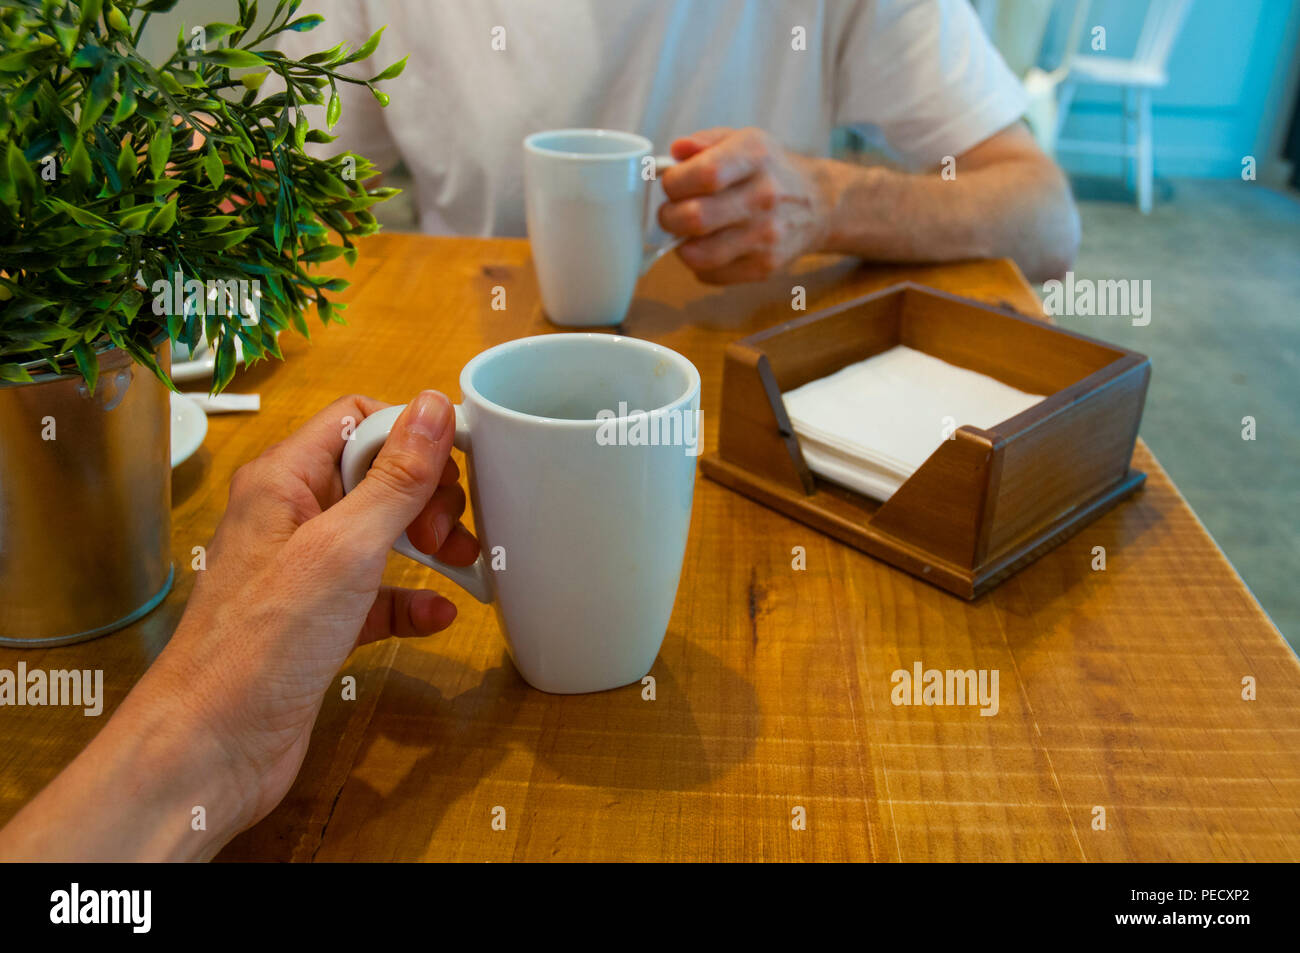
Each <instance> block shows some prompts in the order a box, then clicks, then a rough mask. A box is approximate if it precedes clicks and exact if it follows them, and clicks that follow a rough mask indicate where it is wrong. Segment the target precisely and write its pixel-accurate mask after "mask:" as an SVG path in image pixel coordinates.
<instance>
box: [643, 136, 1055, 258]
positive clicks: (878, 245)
mask: <svg viewBox="0 0 1300 953" xmlns="http://www.w3.org/2000/svg"><path fill="white" fill-rule="evenodd" d="M672 151H673V156H674V158H676V159H678V160H679V164H678V165H676V166H673V167H672V168H670V169H668V170H667V171H665V172H664V174H663V186H664V192H665V193H666V194H667V195H668V199H669V201H668V202H666V203H664V205H663V207H662V208H661V209H660V210H659V223H660V224H661V225H662V226H663V227H664V229H665V230H666V231H668V232H671V233H672V234H674V235H680V236H682V237H684V238H685V239H687V240H686V241H684V242H683V243H682V244H681V245H680V246H679V248H678V253H679V254H680V256H681V259H682V261H684V262H685V263H686V264H687V266H689V267H690V268H691V270H693V271H694V272H695V274H696V275H697V276H698V277H699V278H700V279H701V280H703V281H708V282H714V283H728V282H736V281H756V280H760V279H762V278H766V277H767V276H768V275H770V274H772V272H774V271H777V270H780V269H782V268H784V267H785V266H786V265H788V264H790V262H792V261H793V260H794V259H796V258H798V257H799V256H800V255H804V254H808V253H810V252H827V253H831V254H841V255H855V256H857V257H859V258H863V259H866V260H868V261H889V262H897V263H911V262H927V263H928V262H948V261H961V260H963V259H971V258H1011V259H1014V260H1015V262H1016V264H1017V265H1019V266H1020V268H1021V270H1022V271H1023V272H1024V273H1025V276H1026V277H1028V278H1029V279H1030V280H1031V281H1043V280H1045V279H1047V278H1056V277H1060V276H1061V275H1062V274H1064V273H1065V271H1066V269H1068V268H1069V267H1070V265H1071V263H1072V262H1073V261H1074V256H1075V254H1076V253H1077V251H1078V248H1079V238H1080V233H1079V213H1078V210H1077V209H1076V208H1075V207H1074V199H1073V197H1072V196H1071V195H1070V186H1069V183H1068V182H1067V181H1066V179H1065V176H1064V174H1062V172H1061V170H1060V169H1059V168H1057V166H1056V163H1054V162H1053V161H1052V160H1051V158H1049V157H1048V156H1047V155H1045V154H1044V153H1043V151H1042V150H1041V149H1039V148H1038V145H1037V144H1036V143H1035V142H1034V138H1033V136H1031V135H1030V134H1029V131H1028V130H1027V129H1026V128H1025V126H1024V124H1023V123H1018V122H1017V123H1012V124H1011V125H1010V126H1007V127H1006V128H1005V129H1002V130H1000V131H998V132H996V133H994V134H993V135H991V136H989V137H988V138H987V139H985V140H984V141H983V142H980V143H977V144H976V145H974V146H972V147H971V148H969V149H967V150H966V151H965V152H963V153H962V154H961V155H958V156H955V157H954V156H949V157H947V161H945V162H944V163H943V164H942V165H941V166H940V167H938V168H934V169H930V170H926V171H921V172H900V171H896V170H893V169H889V168H886V167H884V166H864V165H857V164H854V163H849V162H839V161H836V160H834V159H820V158H808V157H806V156H800V155H796V154H794V153H792V152H789V151H787V150H785V149H784V148H782V147H781V146H780V145H778V144H777V143H776V142H774V141H773V140H772V138H771V137H770V136H769V135H767V134H766V133H764V132H763V131H762V130H759V129H739V130H732V129H706V130H704V131H703V132H697V133H695V134H694V135H691V136H687V137H686V138H685V139H678V140H677V141H676V142H674V143H673V144H672Z"/></svg>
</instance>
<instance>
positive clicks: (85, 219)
mask: <svg viewBox="0 0 1300 953" xmlns="http://www.w3.org/2000/svg"><path fill="white" fill-rule="evenodd" d="M47 204H48V205H50V206H51V207H53V208H55V209H58V210H59V211H61V212H64V213H66V214H67V215H68V217H69V218H71V219H72V220H73V221H74V222H76V223H77V224H78V225H84V226H86V227H87V228H104V229H109V228H112V226H111V225H109V223H108V222H106V221H105V220H104V219H102V218H100V217H99V216H98V215H96V214H95V213H94V212H90V211H87V210H86V209H84V208H79V207H78V206H76V205H73V204H72V203H71V202H65V201H64V200H63V199H60V198H54V197H51V198H50V199H48V200H47Z"/></svg>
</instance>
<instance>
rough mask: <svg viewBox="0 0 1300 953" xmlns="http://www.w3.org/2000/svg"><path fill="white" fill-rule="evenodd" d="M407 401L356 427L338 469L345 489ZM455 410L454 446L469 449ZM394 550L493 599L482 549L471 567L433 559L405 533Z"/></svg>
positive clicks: (363, 468)
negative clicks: (414, 544) (450, 564)
mask: <svg viewBox="0 0 1300 953" xmlns="http://www.w3.org/2000/svg"><path fill="white" fill-rule="evenodd" d="M405 409H406V405H405V404H397V405H395V406H393V407H385V408H384V409H383V410H380V411H376V412H375V413H373V414H371V415H370V416H369V417H367V418H366V419H365V420H363V421H361V423H360V424H359V425H358V426H357V429H356V430H355V431H354V432H353V434H352V438H351V439H350V440H348V442H347V446H345V447H344V448H343V459H342V461H341V462H340V464H339V469H340V471H341V474H342V477H343V492H344V493H351V492H352V490H353V489H354V488H355V487H356V485H357V484H358V483H360V482H361V480H362V478H364V477H365V475H366V471H367V470H369V469H370V464H371V463H372V462H374V459H375V455H376V454H378V453H379V450H380V448H381V447H383V445H384V441H385V440H387V439H388V435H389V433H391V432H392V430H393V424H395V423H396V422H397V418H398V417H399V416H401V413H402V411H403V410H405ZM453 409H454V410H455V411H456V436H455V438H454V441H453V443H454V446H455V447H456V449H457V450H460V451H461V452H464V451H466V450H468V449H469V427H468V425H467V424H466V422H465V414H464V411H463V410H462V409H461V405H460V404H455V405H453ZM393 550H394V551H396V552H399V553H401V554H402V555H403V556H405V557H407V558H408V559H414V560H415V561H416V562H417V563H419V564H420V565H422V566H428V567H429V568H430V569H432V570H433V571H434V572H436V573H440V574H442V575H443V576H446V577H447V578H448V579H450V580H451V581H452V582H454V583H455V584H456V585H458V586H460V587H461V588H462V589H464V590H465V591H466V592H468V593H469V594H470V595H471V596H473V597H474V598H475V599H477V600H478V601H479V602H483V603H491V602H492V586H491V584H490V581H489V579H488V568H487V562H486V561H485V560H484V559H483V554H482V553H481V552H480V553H479V554H478V558H477V559H475V560H474V563H473V564H472V565H470V566H449V565H447V564H446V563H444V562H440V561H438V560H437V559H434V558H433V557H432V556H430V555H428V554H427V553H422V552H420V551H419V550H418V549H416V548H415V547H414V546H412V545H411V541H410V540H409V539H407V538H406V534H405V533H403V534H402V535H401V537H399V538H398V540H397V542H396V543H394V544H393Z"/></svg>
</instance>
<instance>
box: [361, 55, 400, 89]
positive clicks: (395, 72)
mask: <svg viewBox="0 0 1300 953" xmlns="http://www.w3.org/2000/svg"><path fill="white" fill-rule="evenodd" d="M408 59H410V57H409V56H403V57H402V58H401V59H400V60H398V61H397V62H396V63H394V64H393V65H392V66H390V67H388V69H386V70H384V71H383V72H382V73H380V74H379V75H378V76H376V77H375V78H374V79H372V80H371V81H370V82H372V83H378V82H379V81H380V80H385V79H397V77H399V76H401V75H402V71H403V70H405V69H406V61H407V60H408Z"/></svg>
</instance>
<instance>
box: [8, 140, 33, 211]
mask: <svg viewBox="0 0 1300 953" xmlns="http://www.w3.org/2000/svg"><path fill="white" fill-rule="evenodd" d="M5 165H6V166H8V169H9V178H10V180H11V181H12V182H13V183H14V184H15V185H16V186H17V187H18V194H19V195H20V196H22V195H26V198H27V200H28V201H31V199H32V198H33V197H34V196H35V194H36V176H35V175H33V174H32V167H31V164H30V163H29V162H28V161H27V159H26V157H25V156H24V155H23V153H22V150H21V149H19V148H18V147H17V146H16V145H14V143H13V140H10V141H9V144H8V146H7V147H6V148H5Z"/></svg>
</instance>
